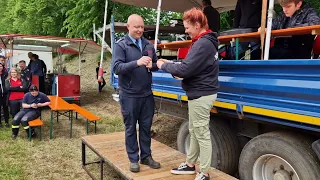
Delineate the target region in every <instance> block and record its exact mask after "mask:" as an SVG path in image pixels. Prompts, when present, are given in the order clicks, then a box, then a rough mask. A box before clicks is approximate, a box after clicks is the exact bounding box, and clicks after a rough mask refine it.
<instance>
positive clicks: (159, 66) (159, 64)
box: [157, 60, 164, 69]
mask: <svg viewBox="0 0 320 180" xmlns="http://www.w3.org/2000/svg"><path fill="white" fill-rule="evenodd" d="M163 64H164V62H163V61H160V60H158V61H157V66H158V68H159V69H161V67H162V65H163Z"/></svg>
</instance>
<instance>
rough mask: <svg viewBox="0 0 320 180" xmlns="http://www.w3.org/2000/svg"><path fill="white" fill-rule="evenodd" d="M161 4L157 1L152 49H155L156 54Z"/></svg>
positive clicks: (160, 1) (160, 0)
mask: <svg viewBox="0 0 320 180" xmlns="http://www.w3.org/2000/svg"><path fill="white" fill-rule="evenodd" d="M161 3H162V0H159V1H158V7H157V24H156V35H155V39H154V49H155V51H156V52H157V46H158V35H159V24H160V12H161Z"/></svg>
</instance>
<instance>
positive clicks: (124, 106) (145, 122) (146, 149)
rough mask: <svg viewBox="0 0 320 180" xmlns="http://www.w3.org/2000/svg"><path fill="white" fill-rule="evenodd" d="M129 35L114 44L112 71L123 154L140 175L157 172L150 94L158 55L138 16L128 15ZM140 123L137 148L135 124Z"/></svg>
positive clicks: (132, 169)
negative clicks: (145, 167) (115, 77)
mask: <svg viewBox="0 0 320 180" xmlns="http://www.w3.org/2000/svg"><path fill="white" fill-rule="evenodd" d="M127 28H128V30H129V33H128V34H127V35H126V36H125V37H124V38H122V39H120V40H119V41H118V42H116V43H115V46H114V48H115V52H114V54H113V55H112V69H113V72H114V73H115V74H116V75H118V77H119V98H120V105H121V113H122V116H123V121H124V124H125V127H126V130H125V135H126V138H125V141H126V150H127V154H128V157H129V160H130V171H132V172H139V171H140V167H139V164H138V162H139V159H140V163H141V164H145V165H149V166H150V167H151V168H154V169H157V168H160V163H158V162H156V161H154V160H153V158H152V155H151V125H152V120H153V115H154V99H153V94H152V90H151V84H152V71H157V70H158V68H157V65H156V61H157V59H158V58H157V55H156V52H155V49H154V47H153V44H152V43H150V42H149V41H148V40H147V39H145V38H143V37H142V35H143V31H144V22H143V19H142V17H141V16H139V15H137V14H133V15H130V16H129V18H128V25H127ZM137 121H138V122H139V145H140V158H139V146H138V142H137V132H136V124H137Z"/></svg>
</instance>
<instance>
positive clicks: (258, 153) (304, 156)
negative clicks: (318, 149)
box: [239, 132, 320, 180]
mask: <svg viewBox="0 0 320 180" xmlns="http://www.w3.org/2000/svg"><path fill="white" fill-rule="evenodd" d="M311 143H312V139H311V138H309V137H308V136H303V135H297V134H291V133H286V132H271V133H266V134H262V135H260V136H257V137H255V138H253V139H252V140H250V141H249V142H248V143H247V144H246V145H245V147H244V148H243V150H242V152H241V155H240V161H239V174H240V179H241V180H263V179H281V180H282V179H283V180H287V179H288V180H305V179H308V180H319V179H320V162H319V160H318V159H317V156H316V154H315V153H314V152H313V150H312V148H311Z"/></svg>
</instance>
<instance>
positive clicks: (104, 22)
mask: <svg viewBox="0 0 320 180" xmlns="http://www.w3.org/2000/svg"><path fill="white" fill-rule="evenodd" d="M107 13H108V0H106V4H105V9H104V20H103V32H102V34H103V35H102V47H101V55H100V67H99V73H98V81H99V82H102V76H103V68H102V61H103V51H104V47H105V37H106V23H107Z"/></svg>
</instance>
